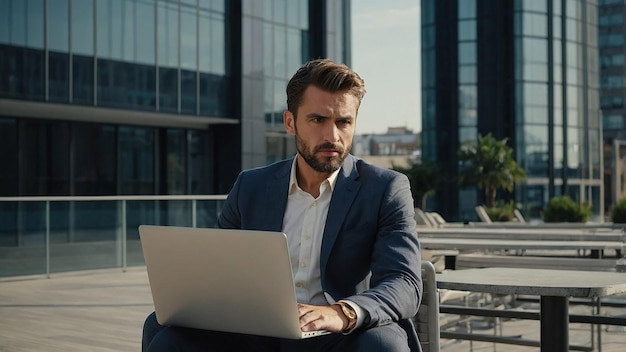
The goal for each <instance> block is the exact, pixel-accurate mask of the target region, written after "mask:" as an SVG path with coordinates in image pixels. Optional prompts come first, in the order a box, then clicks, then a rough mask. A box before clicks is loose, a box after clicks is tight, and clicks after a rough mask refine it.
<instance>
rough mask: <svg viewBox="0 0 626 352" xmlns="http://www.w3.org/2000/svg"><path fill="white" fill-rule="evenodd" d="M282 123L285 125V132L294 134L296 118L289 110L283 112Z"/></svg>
mask: <svg viewBox="0 0 626 352" xmlns="http://www.w3.org/2000/svg"><path fill="white" fill-rule="evenodd" d="M283 125H285V131H287V133H289V134H290V135H292V136H295V135H296V118H295V116H293V114H292V113H291V111H289V110H285V111H284V112H283Z"/></svg>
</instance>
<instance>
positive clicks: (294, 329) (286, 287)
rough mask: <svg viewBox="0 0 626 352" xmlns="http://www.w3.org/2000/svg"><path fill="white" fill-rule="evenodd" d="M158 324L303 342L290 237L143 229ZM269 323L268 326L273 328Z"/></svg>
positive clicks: (175, 229) (215, 231) (196, 229)
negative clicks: (290, 252)
mask: <svg viewBox="0 0 626 352" xmlns="http://www.w3.org/2000/svg"><path fill="white" fill-rule="evenodd" d="M139 235H140V238H141V246H142V248H143V255H144V258H145V262H146V268H147V271H148V279H149V281H150V288H151V290H152V299H153V301H154V308H155V312H156V317H157V321H158V322H159V323H160V324H161V325H174V326H183V327H190V328H196V329H205V330H215V331H226V332H235V333H243V334H252V335H262V336H273V337H280V338H288V339H301V338H306V337H313V336H319V335H322V334H324V333H327V332H325V331H315V332H306V333H305V332H302V331H301V330H300V325H299V322H298V320H299V319H298V308H297V302H296V293H295V288H294V284H293V275H292V273H291V264H290V259H289V251H288V246H287V236H286V235H285V234H284V233H281V232H268V231H249V230H226V229H207V228H201V229H200V228H188V227H174V226H152V225H141V226H139ZM268 322H269V323H268Z"/></svg>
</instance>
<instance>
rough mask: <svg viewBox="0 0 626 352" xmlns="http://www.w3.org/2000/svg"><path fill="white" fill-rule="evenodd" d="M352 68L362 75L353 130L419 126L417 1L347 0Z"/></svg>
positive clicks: (418, 15) (418, 20) (418, 13)
mask: <svg viewBox="0 0 626 352" xmlns="http://www.w3.org/2000/svg"><path fill="white" fill-rule="evenodd" d="M351 6H352V64H351V66H352V68H353V69H354V70H355V71H356V72H357V73H358V74H359V75H360V76H361V77H362V78H363V79H364V80H365V89H366V90H367V93H366V94H365V98H364V99H363V102H362V103H361V107H360V108H359V116H358V120H357V126H356V133H358V134H366V133H384V132H386V131H387V128H388V127H407V128H409V129H412V130H413V131H414V132H418V131H421V129H422V122H421V109H422V108H421V83H420V82H421V78H420V76H421V68H420V0H385V1H380V0H352V1H351Z"/></svg>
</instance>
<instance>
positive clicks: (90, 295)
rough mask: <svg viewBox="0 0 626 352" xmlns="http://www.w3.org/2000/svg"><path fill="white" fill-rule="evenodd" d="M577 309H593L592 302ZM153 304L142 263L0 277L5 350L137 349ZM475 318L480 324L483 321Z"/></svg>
mask: <svg viewBox="0 0 626 352" xmlns="http://www.w3.org/2000/svg"><path fill="white" fill-rule="evenodd" d="M625 300H626V298H625ZM531 308H532V307H531ZM572 309H582V311H581V312H582V313H585V314H588V313H589V309H590V308H589V307H572ZM152 310H153V305H152V297H151V295H150V287H149V284H148V277H147V275H146V271H145V267H133V268H130V269H128V270H127V271H126V272H122V271H121V270H120V269H116V270H99V271H87V272H78V273H69V274H56V275H53V277H52V278H51V279H45V278H32V279H30V278H29V279H24V278H20V279H19V280H16V279H0V351H1V352H5V351H11V352H26V351H28V352H34V351H35V352H36V351H46V352H57V351H58V352H61V351H62V352H73V351H77V352H78V351H80V352H83V351H92V352H105V351H107V352H108V351H110V352H112V351H116V352H119V351H139V350H140V349H141V328H142V324H143V320H144V318H145V317H146V316H147V315H148V314H149V313H150V312H152ZM604 313H605V314H610V315H625V314H626V308H607V309H605V311H604ZM475 323H476V325H477V326H478V328H477V329H479V328H480V325H481V322H475ZM538 324H539V323H538V322H537V321H523V320H509V321H505V322H504V323H503V325H502V333H503V334H505V335H522V336H523V337H524V338H533V339H537V338H538V336H539V325H538ZM492 331H493V330H491V332H490V330H484V331H476V332H480V333H493V332H492ZM570 341H571V342H572V343H576V344H584V345H589V343H590V341H591V333H590V328H589V326H588V325H580V324H570ZM441 345H442V351H450V352H456V351H470V350H473V351H506V352H514V351H537V350H538V349H537V348H535V347H523V346H512V345H504V344H495V345H494V344H491V343H484V342H474V343H472V344H471V347H470V343H469V342H468V341H462V342H461V341H452V340H442V341H441ZM625 345H626V331H625V330H624V327H608V328H607V327H604V329H603V333H602V351H604V352H617V351H620V352H621V351H623V350H624V346H625Z"/></svg>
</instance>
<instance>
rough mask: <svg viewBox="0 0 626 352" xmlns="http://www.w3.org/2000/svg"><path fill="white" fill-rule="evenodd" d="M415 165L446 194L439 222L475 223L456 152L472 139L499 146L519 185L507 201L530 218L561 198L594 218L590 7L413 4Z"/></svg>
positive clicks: (516, 0) (430, 0)
mask: <svg viewBox="0 0 626 352" xmlns="http://www.w3.org/2000/svg"><path fill="white" fill-rule="evenodd" d="M421 4H422V97H423V98H422V99H423V102H422V121H423V122H422V123H423V127H422V133H423V135H422V136H423V145H422V149H423V150H422V153H423V158H425V159H430V160H434V161H436V162H438V163H439V164H440V165H441V168H442V169H443V170H444V171H445V173H446V176H447V177H446V178H445V179H447V180H451V181H449V182H450V183H451V184H450V185H448V187H441V188H440V189H439V190H437V194H436V196H435V198H436V199H435V204H436V205H435V208H436V209H437V211H439V212H441V213H442V214H443V215H445V216H446V218H448V219H456V220H474V219H475V218H476V215H475V214H474V206H475V205H477V204H483V202H484V199H483V198H482V192H480V191H477V190H476V189H470V188H468V189H459V188H458V187H456V184H455V180H456V176H457V175H458V172H459V162H458V158H457V150H458V149H459V146H460V145H461V144H462V143H463V142H464V141H466V140H472V141H475V140H476V139H477V136H478V134H482V135H485V134H487V133H492V134H493V135H494V136H495V137H496V138H497V139H502V138H508V140H509V146H511V147H513V148H514V150H515V157H516V160H517V162H518V163H519V164H520V165H521V166H522V167H523V168H524V169H525V170H526V172H527V174H528V179H527V181H526V183H525V184H523V185H519V186H517V187H516V189H515V192H513V194H502V195H501V196H500V197H499V198H501V199H505V200H514V201H515V202H517V203H519V204H521V205H522V206H523V211H524V213H525V215H527V216H529V217H531V218H538V217H539V216H540V212H541V210H542V209H543V208H545V206H546V204H547V202H548V200H549V199H550V198H552V197H554V196H559V195H569V196H570V197H572V198H573V199H575V200H576V201H581V202H588V203H590V204H591V205H592V207H593V212H594V215H595V216H597V217H598V218H602V216H603V214H604V202H603V196H604V194H603V176H602V174H603V164H602V147H601V145H602V143H601V141H602V129H601V127H602V126H601V123H600V121H601V118H600V103H599V93H598V90H599V72H598V71H599V65H598V30H597V29H598V27H597V18H598V14H597V10H598V9H597V1H595V0H505V1H490V0H444V1H442V0H422V2H421Z"/></svg>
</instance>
